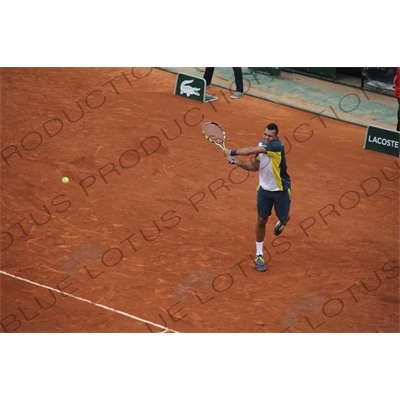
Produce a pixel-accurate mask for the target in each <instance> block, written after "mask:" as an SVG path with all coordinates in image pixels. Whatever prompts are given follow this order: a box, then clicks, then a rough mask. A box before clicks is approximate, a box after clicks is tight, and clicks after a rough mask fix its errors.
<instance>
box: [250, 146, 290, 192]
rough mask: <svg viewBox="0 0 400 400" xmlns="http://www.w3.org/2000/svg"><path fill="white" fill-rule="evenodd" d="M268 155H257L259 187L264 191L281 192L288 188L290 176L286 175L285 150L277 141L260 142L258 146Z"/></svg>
mask: <svg viewBox="0 0 400 400" xmlns="http://www.w3.org/2000/svg"><path fill="white" fill-rule="evenodd" d="M258 145H259V146H262V147H264V148H265V149H266V150H267V152H268V153H259V154H257V155H256V160H259V161H260V168H259V170H258V171H259V185H260V186H261V187H262V188H263V189H264V190H269V191H271V192H276V191H282V190H286V189H289V188H290V176H289V175H288V173H287V165H286V156H285V148H284V146H283V143H282V142H281V141H280V140H279V139H275V140H273V141H272V142H270V143H268V144H264V143H263V142H262V141H261V142H260V143H259V144H258Z"/></svg>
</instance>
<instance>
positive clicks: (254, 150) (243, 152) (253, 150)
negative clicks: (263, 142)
mask: <svg viewBox="0 0 400 400" xmlns="http://www.w3.org/2000/svg"><path fill="white" fill-rule="evenodd" d="M223 152H224V155H225V156H251V155H253V154H259V153H267V150H266V148H265V147H264V146H257V147H243V148H241V149H237V150H229V149H225V150H223Z"/></svg>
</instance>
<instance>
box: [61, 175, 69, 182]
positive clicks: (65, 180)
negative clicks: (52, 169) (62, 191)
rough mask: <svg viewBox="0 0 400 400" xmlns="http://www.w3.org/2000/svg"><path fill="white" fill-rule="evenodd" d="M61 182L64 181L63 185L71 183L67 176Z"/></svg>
mask: <svg viewBox="0 0 400 400" xmlns="http://www.w3.org/2000/svg"><path fill="white" fill-rule="evenodd" d="M61 180H62V183H68V182H69V179H68V178H67V177H66V176H64V178H62V179H61Z"/></svg>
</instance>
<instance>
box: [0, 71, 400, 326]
mask: <svg viewBox="0 0 400 400" xmlns="http://www.w3.org/2000/svg"><path fill="white" fill-rule="evenodd" d="M175 80H176V75H175V74H173V73H170V72H167V71H165V70H161V69H156V68H132V69H131V68H120V69H118V68H74V69H72V68H71V69H63V68H54V69H52V68H3V69H2V70H1V150H2V159H1V272H2V273H1V274H0V279H1V331H2V332H144V333H149V332H399V331H400V329H399V175H400V164H399V159H398V158H396V157H393V156H389V155H385V154H381V153H377V152H373V151H369V150H364V149H363V143H364V137H365V127H363V126H360V125H355V124H349V123H346V122H343V121H341V120H338V119H333V118H327V117H324V116H321V115H317V114H315V113H312V112H307V111H302V110H298V109H295V108H291V107H288V106H283V105H280V104H277V103H273V102H269V101H266V100H263V99H260V98H257V97H253V96H249V95H246V96H244V97H243V98H241V99H239V100H231V99H230V98H229V95H230V91H229V90H227V89H224V88H220V87H217V86H213V87H211V89H210V93H211V94H213V93H215V94H216V95H217V96H218V97H219V101H216V102H213V103H199V102H196V101H194V100H191V99H185V98H183V97H179V96H175V95H174V94H173V89H174V85H175ZM329 106H332V107H335V105H334V104H327V108H328V107H329ZM206 121H216V122H218V123H220V124H221V125H222V126H223V127H224V128H225V130H226V132H227V147H228V148H240V147H247V146H254V145H256V144H257V143H258V141H259V139H260V137H261V135H262V132H263V129H264V127H265V125H266V124H267V123H269V122H275V123H276V124H277V125H278V126H279V129H280V133H279V136H280V137H281V140H282V141H283V142H284V144H285V147H286V152H287V162H288V172H289V174H290V176H291V179H292V191H293V201H292V208H291V221H290V224H289V225H288V227H287V228H286V229H285V231H284V233H283V234H282V235H281V236H279V237H274V236H273V226H274V224H275V222H276V217H275V215H272V216H271V218H270V221H269V223H268V225H267V236H266V241H265V256H266V261H267V262H268V270H267V271H266V272H265V273H259V272H257V271H255V269H254V263H253V258H254V251H255V244H254V241H255V237H254V226H255V222H256V208H255V199H256V191H255V188H256V185H257V182H258V175H257V174H256V173H253V174H251V173H247V172H245V171H243V170H241V169H239V168H238V167H232V165H229V164H228V163H227V162H226V160H225V159H224V158H223V157H222V155H221V151H220V150H219V149H218V147H217V146H214V145H213V144H211V143H210V142H208V141H206V140H205V139H204V137H203V135H202V134H201V125H202V123H204V122H206ZM64 176H66V177H68V178H69V183H68V184H63V183H62V181H61V179H62V177H64Z"/></svg>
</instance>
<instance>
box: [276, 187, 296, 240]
mask: <svg viewBox="0 0 400 400" xmlns="http://www.w3.org/2000/svg"><path fill="white" fill-rule="evenodd" d="M291 201H292V191H291V189H290V188H289V189H287V190H284V191H283V192H276V194H275V199H274V207H275V212H276V216H277V217H278V219H279V221H278V222H277V223H276V225H275V227H274V235H275V236H279V235H280V234H281V233H282V232H283V230H284V229H285V226H286V225H287V223H288V222H289V220H290V204H291Z"/></svg>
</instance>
